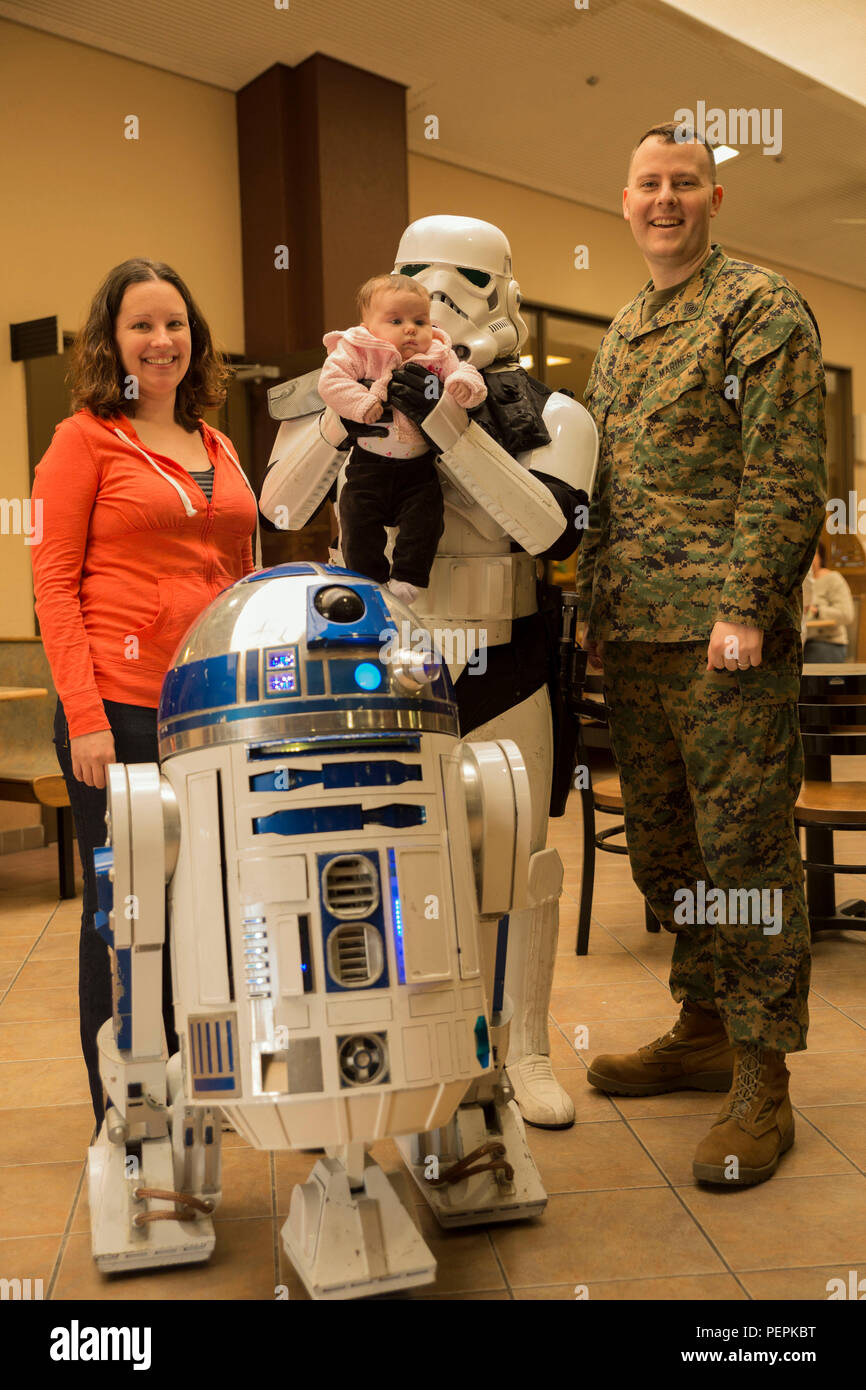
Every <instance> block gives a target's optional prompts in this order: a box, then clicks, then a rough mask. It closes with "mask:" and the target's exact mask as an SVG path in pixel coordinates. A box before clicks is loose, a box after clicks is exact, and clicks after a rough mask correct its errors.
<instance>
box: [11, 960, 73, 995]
mask: <svg viewBox="0 0 866 1390" xmlns="http://www.w3.org/2000/svg"><path fill="white" fill-rule="evenodd" d="M16 985H17V988H18V989H77V988H78V959H77V957H76V959H75V960H39V961H28V962H27V964H26V965H23V966H22V967H21V974H20V975H19V977H18V980H17V981H16Z"/></svg>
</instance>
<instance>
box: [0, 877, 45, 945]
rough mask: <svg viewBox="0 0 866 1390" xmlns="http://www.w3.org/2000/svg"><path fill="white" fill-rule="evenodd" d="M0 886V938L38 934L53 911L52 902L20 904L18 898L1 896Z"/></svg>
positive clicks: (0, 889)
mask: <svg viewBox="0 0 866 1390" xmlns="http://www.w3.org/2000/svg"><path fill="white" fill-rule="evenodd" d="M2 895H3V889H2V887H0V938H4V937H10V936H38V935H39V933H40V932H42V931H44V930H45V927H46V926H47V924H48V922H50V920H51V917H52V914H53V913H54V904H53V903H27V904H26V905H25V904H22V902H21V901H20V899H16V898H15V897H12V896H2Z"/></svg>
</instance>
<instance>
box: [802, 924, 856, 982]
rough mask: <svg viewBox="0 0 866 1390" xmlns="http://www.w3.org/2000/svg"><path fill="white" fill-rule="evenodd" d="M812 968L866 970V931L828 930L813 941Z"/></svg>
mask: <svg viewBox="0 0 866 1390" xmlns="http://www.w3.org/2000/svg"><path fill="white" fill-rule="evenodd" d="M812 970H813V971H817V972H818V973H819V974H820V973H821V972H824V971H828V970H829V971H833V970H860V971H863V970H866V932H850V931H849V932H846V931H843V932H827V933H824V934H822V935H821V936H817V937H816V938H815V940H814V941H813V942H812Z"/></svg>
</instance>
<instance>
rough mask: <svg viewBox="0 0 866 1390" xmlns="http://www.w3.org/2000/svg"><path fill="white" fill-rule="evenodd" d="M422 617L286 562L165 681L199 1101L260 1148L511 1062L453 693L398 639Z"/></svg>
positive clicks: (360, 1137) (363, 1118) (256, 577)
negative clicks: (482, 928)
mask: <svg viewBox="0 0 866 1390" xmlns="http://www.w3.org/2000/svg"><path fill="white" fill-rule="evenodd" d="M407 617H408V618H410V619H411V617H412V615H411V613H409V610H408V609H406V608H404V607H403V606H402V605H401V604H399V603H398V602H397V600H395V599H393V598H392V597H391V596H390V595H388V594H387V593H386V592H385V591H383V590H382V589H380V588H379V586H378V585H376V584H374V583H373V582H371V581H370V580H368V579H365V578H363V577H361V576H357V575H352V574H350V573H348V572H347V571H343V570H336V569H333V568H330V567H326V566H322V565H313V564H294V565H283V566H279V567H277V568H276V569H273V570H269V571H265V572H260V573H257V574H253V575H250V576H248V577H247V578H246V579H244V580H241V581H240V582H239V583H237V584H235V585H234V586H232V588H230V589H228V590H227V591H226V592H225V593H224V594H222V595H221V596H220V597H219V598H218V599H217V600H216V601H215V603H213V604H211V606H210V607H209V608H208V609H207V610H206V612H205V613H204V614H203V615H202V617H201V618H200V619H199V621H198V622H197V623H196V625H195V626H194V627H193V628H192V629H191V630H190V632H189V633H188V634H187V636H186V638H185V640H184V644H183V646H182V648H181V650H180V651H179V652H178V654H177V657H176V660H175V663H174V666H173V668H172V670H171V671H170V672H169V674H168V676H167V677H166V680H165V683H164V686H163V694H162V701H161V704H160V710H159V742H160V760H161V765H162V766H161V770H162V775H163V777H164V779H165V781H166V782H167V783H168V784H169V785H170V788H171V791H170V792H168V791H167V789H166V798H167V799H168V800H172V799H173V800H174V802H176V807H177V816H176V817H175V821H176V823H177V825H178V830H179V834H178V837H177V861H176V865H175V867H174V872H173V875H172V877H171V880H170V884H169V890H168V892H169V919H170V942H171V959H172V974H173V984H174V999H175V1019H176V1027H177V1032H178V1036H179V1038H180V1040H181V1054H182V1069H183V1090H184V1100H185V1103H186V1104H187V1105H190V1104H193V1105H198V1104H201V1105H203V1106H209V1107H210V1106H213V1105H218V1106H219V1107H220V1108H221V1109H222V1110H224V1111H225V1113H226V1115H227V1116H228V1117H229V1119H230V1120H231V1123H232V1124H233V1126H234V1127H235V1129H237V1130H238V1132H239V1133H241V1134H242V1135H243V1136H244V1137H245V1138H246V1139H247V1140H248V1141H249V1142H250V1143H251V1144H253V1145H255V1146H256V1147H259V1148H269V1149H281V1148H304V1147H313V1146H320V1145H341V1144H347V1143H350V1142H353V1141H364V1142H372V1141H374V1140H376V1139H379V1138H381V1137H383V1136H385V1135H394V1134H408V1133H413V1132H418V1131H426V1130H432V1129H435V1128H436V1127H438V1126H439V1125H442V1124H444V1123H446V1122H447V1120H448V1119H449V1118H450V1116H451V1115H452V1114H453V1112H454V1110H455V1109H456V1107H457V1105H458V1104H459V1102H460V1100H461V1099H462V1097H463V1095H464V1094H465V1092H466V1089H467V1087H468V1086H469V1085H470V1083H471V1082H472V1081H473V1080H474V1079H475V1078H477V1077H479V1076H481V1075H483V1074H484V1073H485V1071H486V1070H487V1069H488V1068H489V1067H490V1065H491V1056H490V1041H489V1034H488V1015H487V1005H486V1001H485V998H484V989H483V983H482V972H481V962H480V961H479V958H478V944H477V935H476V914H477V910H478V906H477V896H476V895H477V881H476V875H477V859H476V861H474V860H473V852H474V849H475V848H476V847H475V846H474V845H473V830H472V826H471V823H470V822H471V817H469V818H467V811H466V795H467V793H466V785H467V772H466V768H465V766H464V765H463V763H462V761H461V759H462V756H463V755H462V752H461V747H460V745H459V735H458V726H457V715H456V706H455V702H454V697H453V690H452V686H451V682H450V679H449V677H448V674H447V671H446V669H445V668H444V667H443V666H442V665H441V663H439V662H437V661H436V660H435V658H434V659H432V660H428V661H427V662H426V663H425V661H424V658H423V657H422V656H421V655H419V653H417V652H399V651H397V650H396V642H397V632H398V626H399V624H400V623H401V622H402V621H403V620H405V619H406V618H407ZM469 780H470V781H471V775H470V778H469Z"/></svg>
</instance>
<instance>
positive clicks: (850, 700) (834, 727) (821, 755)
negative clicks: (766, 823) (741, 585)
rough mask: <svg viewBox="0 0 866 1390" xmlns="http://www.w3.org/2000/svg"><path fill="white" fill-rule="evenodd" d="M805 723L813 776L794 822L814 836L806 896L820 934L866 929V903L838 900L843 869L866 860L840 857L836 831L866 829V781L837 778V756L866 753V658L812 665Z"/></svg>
mask: <svg viewBox="0 0 866 1390" xmlns="http://www.w3.org/2000/svg"><path fill="white" fill-rule="evenodd" d="M799 710H800V729H801V733H802V737H803V751H804V754H805V775H804V779H803V785H802V788H801V790H800V795H799V797H798V798H797V804H796V806H795V808H794V822H795V824H796V826H797V829H798V830H804V831H805V835H806V853H805V856H804V859H803V865H804V867H805V870H806V902H807V906H808V910H809V924H810V927H811V931H812V936H813V937H814V936H816V935H817V934H818V933H819V932H827V931H840V930H845V931H866V902H864V901H863V900H862V899H850V900H848V901H847V902H844V903H841V904H840V905H839V906H838V908H837V905H836V885H835V876H836V874H864V873H866V864H837V863H836V862H835V850H834V844H833V835H834V832H835V831H837V830H838V831H845V830H847V831H852V830H860V831H862V830H866V781H864V782H834V781H833V766H832V762H831V759H832V758H834V757H844V756H851V755H853V756H860V757H866V665H853V664H852V665H847V664H840V665H838V666H836V665H828V666H804V668H803V677H802V681H801V684H800V701H799Z"/></svg>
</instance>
